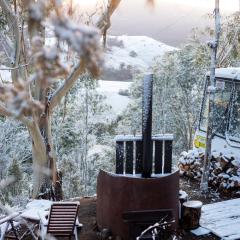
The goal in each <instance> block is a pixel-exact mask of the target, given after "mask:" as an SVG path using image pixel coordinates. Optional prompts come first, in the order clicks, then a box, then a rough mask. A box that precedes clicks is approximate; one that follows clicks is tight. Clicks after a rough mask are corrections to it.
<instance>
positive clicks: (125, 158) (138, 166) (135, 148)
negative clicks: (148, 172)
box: [115, 134, 173, 174]
mask: <svg viewBox="0 0 240 240" xmlns="http://www.w3.org/2000/svg"><path fill="white" fill-rule="evenodd" d="M115 141H116V174H142V171H143V141H142V136H133V135H118V136H116V137H115ZM172 143H173V135H172V134H164V135H163V134H162V135H156V136H153V137H152V145H153V148H152V149H153V151H152V159H153V161H152V163H151V165H152V173H155V174H161V173H171V170H172Z"/></svg>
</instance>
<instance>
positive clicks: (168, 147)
mask: <svg viewBox="0 0 240 240" xmlns="http://www.w3.org/2000/svg"><path fill="white" fill-rule="evenodd" d="M171 172H172V141H171V140H167V141H165V149H164V173H171Z"/></svg>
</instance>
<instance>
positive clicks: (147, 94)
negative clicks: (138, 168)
mask: <svg viewBox="0 0 240 240" xmlns="http://www.w3.org/2000/svg"><path fill="white" fill-rule="evenodd" d="M152 86H153V74H149V75H146V76H145V78H144V81H143V109H142V137H143V164H142V165H143V171H142V177H143V178H150V177H151V174H152V152H153V150H152Z"/></svg>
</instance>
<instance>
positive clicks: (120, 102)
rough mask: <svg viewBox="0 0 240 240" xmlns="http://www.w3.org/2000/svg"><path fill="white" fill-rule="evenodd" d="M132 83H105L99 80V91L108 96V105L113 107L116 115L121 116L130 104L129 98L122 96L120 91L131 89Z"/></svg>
mask: <svg viewBox="0 0 240 240" xmlns="http://www.w3.org/2000/svg"><path fill="white" fill-rule="evenodd" d="M130 85H131V83H130V82H119V81H103V80H99V87H98V89H97V90H98V91H99V93H101V94H104V95H105V96H106V103H107V104H109V105H111V107H112V110H113V112H114V113H115V114H121V113H122V112H123V110H124V109H125V108H126V107H127V105H128V103H129V100H130V99H129V98H128V97H127V96H122V95H120V94H118V93H119V91H120V90H127V89H129V87H130Z"/></svg>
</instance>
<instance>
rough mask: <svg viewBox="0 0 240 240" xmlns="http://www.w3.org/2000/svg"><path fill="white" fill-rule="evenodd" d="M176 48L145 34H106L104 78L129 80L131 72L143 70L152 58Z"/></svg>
mask: <svg viewBox="0 0 240 240" xmlns="http://www.w3.org/2000/svg"><path fill="white" fill-rule="evenodd" d="M174 50H177V48H174V47H171V46H168V45H166V44H164V43H161V42H159V41H157V40H154V39H152V38H150V37H146V36H125V35H124V36H118V37H115V36H108V39H107V49H106V52H105V58H104V60H105V65H104V71H103V76H102V77H101V78H102V79H104V80H118V81H127V80H128V81H129V80H131V79H132V76H133V72H144V71H147V70H148V69H149V67H151V65H152V63H153V61H154V58H156V57H159V56H160V57H161V56H163V55H164V54H165V53H166V52H169V51H174Z"/></svg>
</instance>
